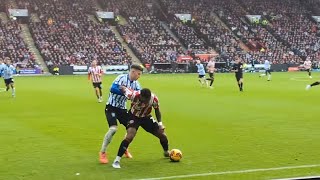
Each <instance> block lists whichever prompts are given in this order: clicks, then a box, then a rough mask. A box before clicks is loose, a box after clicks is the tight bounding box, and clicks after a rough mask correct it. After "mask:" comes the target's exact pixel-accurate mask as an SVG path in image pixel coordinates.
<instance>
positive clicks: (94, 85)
mask: <svg viewBox="0 0 320 180" xmlns="http://www.w3.org/2000/svg"><path fill="white" fill-rule="evenodd" d="M101 84H102V83H101V82H99V83H92V85H93V87H94V88H99V89H101V88H102V87H101Z"/></svg>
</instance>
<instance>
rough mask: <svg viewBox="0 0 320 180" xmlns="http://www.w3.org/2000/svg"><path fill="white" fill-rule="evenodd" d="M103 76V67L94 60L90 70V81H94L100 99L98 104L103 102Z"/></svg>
mask: <svg viewBox="0 0 320 180" xmlns="http://www.w3.org/2000/svg"><path fill="white" fill-rule="evenodd" d="M102 75H103V71H102V68H101V66H98V65H97V61H96V60H93V61H92V63H91V67H89V70H88V79H89V80H91V81H92V85H93V87H94V89H95V91H96V95H97V98H98V102H99V103H101V102H102V90H101V89H102V87H101V84H102Z"/></svg>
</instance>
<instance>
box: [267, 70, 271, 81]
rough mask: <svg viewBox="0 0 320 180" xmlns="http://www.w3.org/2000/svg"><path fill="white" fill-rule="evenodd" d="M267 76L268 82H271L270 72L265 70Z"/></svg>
mask: <svg viewBox="0 0 320 180" xmlns="http://www.w3.org/2000/svg"><path fill="white" fill-rule="evenodd" d="M267 74H268V81H271V70H270V69H269V70H267Z"/></svg>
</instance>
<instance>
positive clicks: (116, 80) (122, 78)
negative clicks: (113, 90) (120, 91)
mask: <svg viewBox="0 0 320 180" xmlns="http://www.w3.org/2000/svg"><path fill="white" fill-rule="evenodd" d="M124 79H125V76H123V75H120V76H118V77H117V78H116V79H115V80H114V81H113V84H117V85H122V84H123V81H124Z"/></svg>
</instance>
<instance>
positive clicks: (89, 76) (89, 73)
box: [88, 69, 91, 81]
mask: <svg viewBox="0 0 320 180" xmlns="http://www.w3.org/2000/svg"><path fill="white" fill-rule="evenodd" d="M88 80H89V81H90V80H91V70H90V69H89V70H88Z"/></svg>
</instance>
